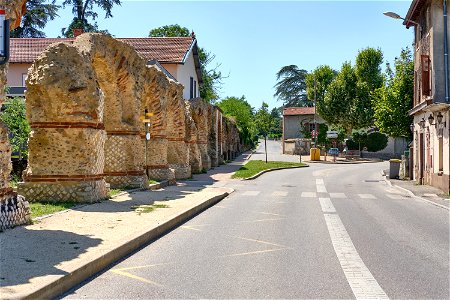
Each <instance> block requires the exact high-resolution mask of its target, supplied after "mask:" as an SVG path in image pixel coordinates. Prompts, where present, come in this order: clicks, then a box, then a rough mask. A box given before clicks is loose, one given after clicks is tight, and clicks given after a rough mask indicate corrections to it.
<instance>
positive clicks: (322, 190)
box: [64, 145, 450, 299]
mask: <svg viewBox="0 0 450 300" xmlns="http://www.w3.org/2000/svg"><path fill="white" fill-rule="evenodd" d="M272 146H273V147H275V146H274V145H272ZM268 148H269V147H268ZM275 148H276V147H275ZM275 148H273V149H275ZM276 149H278V148H276ZM269 159H270V156H269ZM384 168H387V164H386V163H369V164H355V165H332V164H311V166H310V167H308V168H301V169H290V170H282V171H276V172H270V173H266V174H264V175H263V176H261V177H259V178H257V179H255V180H253V181H237V180H233V181H228V182H227V184H226V185H227V186H229V187H232V188H234V189H235V190H236V191H235V192H234V193H233V194H231V195H230V196H229V197H227V198H226V199H224V200H222V201H221V202H220V203H218V204H217V205H215V206H213V207H211V208H210V209H208V210H206V211H205V212H203V213H201V214H200V215H198V216H196V217H195V218H193V219H191V220H189V221H188V222H186V223H185V224H184V225H182V226H181V227H179V228H177V229H175V230H173V231H172V232H170V233H168V234H166V235H165V236H163V237H161V238H160V239H158V240H157V241H155V242H153V243H151V244H149V245H148V246H146V247H144V248H143V249H141V250H140V251H138V252H136V253H135V254H133V255H131V256H129V257H128V258H126V259H124V260H123V261H121V262H119V263H118V264H116V265H114V266H111V268H109V269H108V270H106V271H105V272H103V273H102V274H99V275H98V276H97V277H95V278H92V279H90V280H89V281H87V282H85V283H84V284H83V285H80V286H78V287H76V288H75V289H73V290H72V291H70V292H68V293H67V294H66V295H64V297H65V298H67V299H80V298H81V299H84V298H86V299H100V298H102V299H110V298H122V299H124V298H125V299H149V298H266V299H267V298H270V299H272V298H297V299H306V298H308V299H311V298H313V299H317V298H323V299H330V298H340V299H349V298H359V299H369V298H378V299H383V298H384V299H387V298H390V299H397V298H407V299H417V298H433V299H448V298H449V297H450V295H449V211H448V210H446V209H443V208H440V207H437V206H434V205H431V204H429V203H426V202H422V201H421V200H418V199H416V198H411V197H410V196H408V195H407V194H406V193H404V192H401V191H399V190H397V189H395V188H392V187H390V186H389V185H387V184H386V183H385V182H384V181H383V180H382V177H381V174H380V171H381V170H382V169H384Z"/></svg>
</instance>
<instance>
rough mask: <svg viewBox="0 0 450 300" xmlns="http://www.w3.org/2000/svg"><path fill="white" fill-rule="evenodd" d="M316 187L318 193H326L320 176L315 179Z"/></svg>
mask: <svg viewBox="0 0 450 300" xmlns="http://www.w3.org/2000/svg"><path fill="white" fill-rule="evenodd" d="M316 188H317V192H318V193H327V189H326V187H325V183H324V181H323V179H322V178H317V179H316Z"/></svg>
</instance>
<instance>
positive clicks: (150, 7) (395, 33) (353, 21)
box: [44, 0, 413, 108]
mask: <svg viewBox="0 0 450 300" xmlns="http://www.w3.org/2000/svg"><path fill="white" fill-rule="evenodd" d="M410 3H411V1H144V0H141V1H126V0H122V6H117V7H114V9H113V11H112V14H113V16H114V17H113V18H109V19H103V17H104V14H103V13H102V12H100V11H99V19H98V24H99V27H100V28H101V29H108V30H109V32H110V33H111V34H113V35H114V36H116V37H146V36H148V33H149V31H150V30H151V29H152V28H155V27H159V26H163V25H169V24H179V25H181V26H184V27H187V28H189V29H191V30H194V31H195V33H196V36H197V39H198V43H199V45H200V46H201V47H204V48H206V49H207V50H209V51H210V52H212V53H214V54H215V55H216V59H215V62H216V63H219V64H220V67H219V70H221V71H222V73H223V74H224V75H228V78H226V79H224V81H223V86H222V89H221V96H222V97H226V96H238V97H240V96H242V95H245V97H246V99H247V101H248V102H249V103H250V104H251V105H252V106H254V107H255V108H258V107H260V106H261V103H262V101H265V102H267V103H269V106H270V107H271V108H273V107H278V106H281V105H282V102H281V101H277V99H275V98H274V97H273V94H274V88H273V86H274V85H275V84H276V77H275V74H276V73H277V71H278V70H279V69H280V68H281V67H283V66H285V65H291V64H294V65H297V66H298V67H300V68H302V69H305V70H308V71H311V70H313V69H315V68H316V67H317V66H319V65H323V64H327V65H330V66H331V67H332V68H334V69H336V70H339V69H340V67H341V65H342V63H343V62H344V61H352V63H353V62H354V60H355V57H356V55H357V53H358V50H361V49H363V48H366V47H375V48H380V49H381V50H382V51H383V53H384V59H385V62H386V61H387V62H393V60H394V58H395V57H396V56H398V55H399V53H400V50H401V49H402V48H404V47H406V46H411V44H412V42H413V29H412V28H411V29H409V30H408V29H406V28H405V27H404V26H403V25H402V21H401V20H395V19H392V18H388V17H386V16H384V15H383V14H382V13H383V12H384V11H394V12H396V13H398V14H399V15H401V16H405V15H406V12H407V11H408V8H409V5H410ZM59 15H60V17H59V18H57V19H56V20H54V21H51V22H49V23H48V24H47V27H46V28H45V30H44V31H45V32H46V34H47V37H57V36H58V35H60V34H61V28H62V27H66V26H67V25H68V24H69V23H70V21H71V20H72V18H73V16H72V15H71V10H70V8H66V9H65V10H62V9H61V10H60V12H59Z"/></svg>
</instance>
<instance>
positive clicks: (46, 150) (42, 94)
mask: <svg viewBox="0 0 450 300" xmlns="http://www.w3.org/2000/svg"><path fill="white" fill-rule="evenodd" d="M182 92H183V86H182V85H181V84H179V83H177V82H175V81H173V80H171V79H169V78H168V77H167V76H166V75H165V74H164V73H163V72H162V71H161V70H160V69H158V67H156V66H147V65H146V61H145V60H144V59H142V58H141V57H140V56H139V55H138V54H137V53H136V51H135V50H134V48H132V47H131V46H130V45H128V44H126V43H122V42H120V41H117V40H116V39H114V38H112V37H109V36H105V35H102V34H83V35H81V36H79V37H78V38H77V39H76V40H75V41H74V42H73V43H57V44H53V45H51V46H49V47H48V48H47V49H46V50H45V51H44V52H43V53H41V55H40V56H39V57H38V58H37V59H36V61H35V62H34V64H33V65H32V67H31V68H30V69H29V72H28V79H27V93H26V99H27V100H26V106H27V118H28V120H29V122H30V126H31V128H32V132H31V134H30V138H29V158H28V167H27V169H26V171H25V172H24V183H22V184H20V185H19V192H20V193H21V194H22V195H24V196H26V198H27V199H28V200H29V201H48V200H51V201H77V202H95V201H99V200H101V199H105V198H107V197H108V186H109V185H110V186H111V187H114V188H124V187H144V186H145V185H146V184H147V180H148V179H156V180H172V181H173V180H175V179H181V178H189V177H191V175H192V172H201V171H202V170H204V169H209V168H210V167H211V166H217V165H218V164H219V163H221V162H222V161H223V160H224V159H230V158H231V157H234V156H235V154H236V153H237V152H238V151H240V150H241V146H240V144H239V135H238V130H237V128H236V126H235V124H234V123H233V122H232V121H231V120H228V119H227V118H226V117H224V116H223V114H222V112H221V111H220V110H219V109H218V108H217V107H215V106H212V105H210V104H207V103H205V102H204V101H203V100H201V99H196V100H194V101H188V102H186V101H184V99H183V96H182V94H183V93H182ZM146 113H147V114H148V113H150V115H152V116H146ZM143 119H149V120H150V126H149V132H150V137H151V138H150V140H149V141H147V140H146V127H145V126H146V125H145V123H144V122H143ZM147 175H148V176H147Z"/></svg>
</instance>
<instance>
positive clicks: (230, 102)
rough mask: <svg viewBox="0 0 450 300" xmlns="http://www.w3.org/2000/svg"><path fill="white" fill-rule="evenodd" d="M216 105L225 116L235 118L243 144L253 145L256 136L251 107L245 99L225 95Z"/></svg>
mask: <svg viewBox="0 0 450 300" xmlns="http://www.w3.org/2000/svg"><path fill="white" fill-rule="evenodd" d="M217 106H218V107H219V108H220V109H221V110H222V111H223V113H224V114H225V115H226V116H227V117H231V118H233V119H235V121H236V125H237V127H238V129H239V134H240V137H241V139H242V141H243V142H244V144H246V145H250V146H253V144H254V142H255V136H256V127H255V123H254V122H253V118H254V116H253V108H252V107H251V106H250V104H249V103H248V102H247V101H246V100H245V97H244V96H242V97H240V98H238V97H226V98H224V99H222V100H221V101H220V102H218V103H217Z"/></svg>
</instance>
